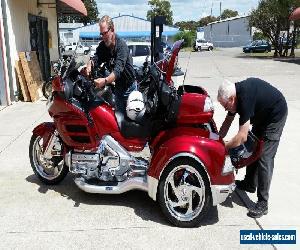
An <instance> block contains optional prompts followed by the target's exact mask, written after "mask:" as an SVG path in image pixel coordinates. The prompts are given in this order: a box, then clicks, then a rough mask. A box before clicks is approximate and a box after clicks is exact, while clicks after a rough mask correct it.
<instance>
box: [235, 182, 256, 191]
mask: <svg viewBox="0 0 300 250" xmlns="http://www.w3.org/2000/svg"><path fill="white" fill-rule="evenodd" d="M235 185H236V187H237V188H238V189H240V190H244V191H246V192H248V193H255V190H256V188H255V187H251V186H249V185H248V184H247V182H246V181H244V180H242V181H239V180H237V181H235Z"/></svg>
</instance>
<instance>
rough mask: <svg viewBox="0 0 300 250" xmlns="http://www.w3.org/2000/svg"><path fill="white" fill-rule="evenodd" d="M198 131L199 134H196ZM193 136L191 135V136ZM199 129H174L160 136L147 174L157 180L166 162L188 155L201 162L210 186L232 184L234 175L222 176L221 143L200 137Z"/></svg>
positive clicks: (222, 154)
mask: <svg viewBox="0 0 300 250" xmlns="http://www.w3.org/2000/svg"><path fill="white" fill-rule="evenodd" d="M189 130H190V131H189ZM196 130H199V132H196ZM191 134H193V135H191ZM201 134H202V135H204V132H203V131H201V129H193V128H184V129H180V128H178V129H174V130H170V131H168V132H165V134H164V135H160V140H158V141H156V144H154V145H152V144H151V147H152V146H154V148H152V149H153V154H152V160H151V163H150V168H149V172H148V174H149V175H150V176H152V177H154V178H156V179H159V176H160V175H161V172H162V171H163V169H164V167H165V166H166V164H167V163H168V161H169V160H170V159H171V158H172V157H174V156H175V155H177V154H180V153H189V154H192V155H194V156H196V157H197V158H199V159H200V160H201V162H202V163H203V164H204V165H205V167H206V170H207V172H208V174H209V178H210V180H211V184H212V185H214V184H218V185H226V184H230V183H232V182H234V175H233V173H232V174H229V175H226V176H222V174H221V173H222V168H223V165H224V160H225V148H224V145H223V143H222V141H214V140H210V139H208V138H204V137H202V136H201Z"/></svg>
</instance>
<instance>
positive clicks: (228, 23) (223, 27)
mask: <svg viewBox="0 0 300 250" xmlns="http://www.w3.org/2000/svg"><path fill="white" fill-rule="evenodd" d="M252 36H253V28H252V27H250V26H249V16H237V17H232V18H228V19H224V20H220V21H216V22H212V23H209V24H207V26H205V27H204V38H205V40H208V41H211V42H213V44H214V46H216V47H240V46H244V45H246V44H248V43H249V42H251V41H252Z"/></svg>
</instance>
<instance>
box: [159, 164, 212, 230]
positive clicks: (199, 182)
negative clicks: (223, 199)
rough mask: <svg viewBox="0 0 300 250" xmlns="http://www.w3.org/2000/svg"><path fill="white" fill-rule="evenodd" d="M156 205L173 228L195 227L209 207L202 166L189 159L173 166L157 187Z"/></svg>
mask: <svg viewBox="0 0 300 250" xmlns="http://www.w3.org/2000/svg"><path fill="white" fill-rule="evenodd" d="M159 202H160V205H161V207H162V210H163V212H164V214H165V215H166V216H167V218H168V219H169V220H170V222H172V223H173V224H174V225H176V226H180V227H194V226H197V225H198V224H199V223H200V221H201V219H202V218H203V216H204V215H205V213H206V212H207V210H208V208H209V206H210V204H211V195H210V187H209V182H208V179H207V176H206V173H205V171H204V170H203V168H202V166H200V165H199V164H198V163H196V162H194V161H193V160H191V159H182V160H178V161H176V162H174V163H172V164H171V165H170V166H168V168H167V169H166V170H165V171H164V174H163V176H162V178H161V181H160V184H159Z"/></svg>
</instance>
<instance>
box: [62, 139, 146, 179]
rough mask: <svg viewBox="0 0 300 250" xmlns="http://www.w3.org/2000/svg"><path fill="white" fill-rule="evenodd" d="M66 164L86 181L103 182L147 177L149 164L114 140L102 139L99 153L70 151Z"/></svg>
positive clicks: (66, 157)
mask: <svg viewBox="0 0 300 250" xmlns="http://www.w3.org/2000/svg"><path fill="white" fill-rule="evenodd" d="M65 163H66V165H67V166H68V167H69V170H70V172H71V173H74V174H80V175H81V177H83V178H84V179H91V178H97V179H98V180H101V181H113V180H117V181H124V180H126V179H128V178H130V177H132V176H140V177H141V176H145V175H146V171H147V168H148V162H147V161H146V160H143V159H137V158H135V157H134V156H132V155H131V154H130V153H129V152H128V151H127V150H126V149H125V148H123V147H122V146H121V145H120V144H119V143H118V142H117V141H116V140H115V139H114V138H112V137H111V136H109V135H106V136H104V137H103V138H102V140H101V143H100V145H99V148H98V150H97V152H86V151H74V152H72V151H70V152H68V153H67V154H66V156H65Z"/></svg>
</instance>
